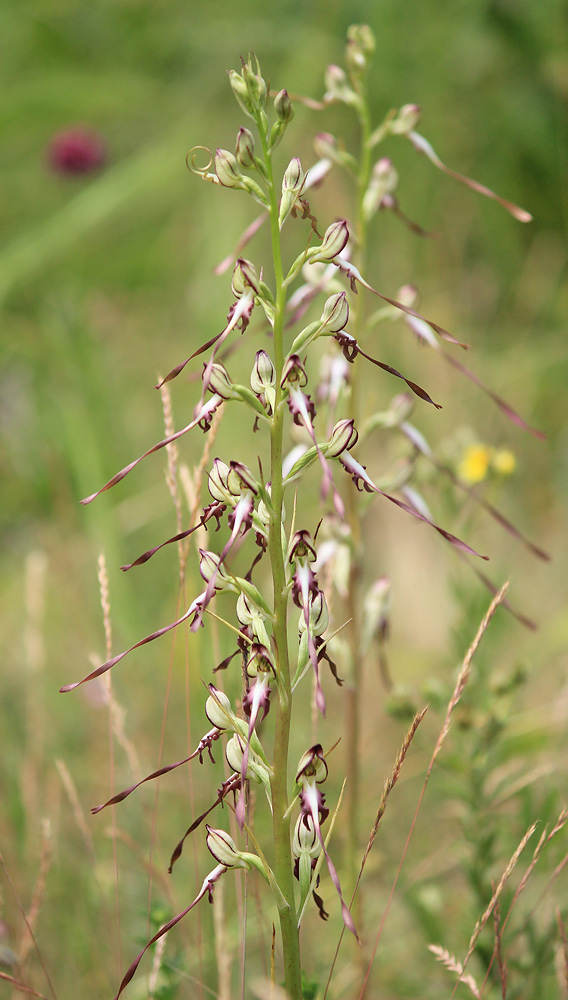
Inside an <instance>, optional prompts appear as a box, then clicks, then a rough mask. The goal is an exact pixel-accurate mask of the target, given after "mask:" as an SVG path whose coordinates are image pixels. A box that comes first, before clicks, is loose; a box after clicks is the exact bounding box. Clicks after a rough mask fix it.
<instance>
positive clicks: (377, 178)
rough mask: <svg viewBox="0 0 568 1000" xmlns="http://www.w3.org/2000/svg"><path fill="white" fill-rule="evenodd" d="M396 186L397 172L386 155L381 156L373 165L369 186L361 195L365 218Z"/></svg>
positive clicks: (369, 215) (373, 211)
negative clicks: (362, 195)
mask: <svg viewBox="0 0 568 1000" xmlns="http://www.w3.org/2000/svg"><path fill="white" fill-rule="evenodd" d="M397 186H398V174H397V172H396V170H395V169H394V167H393V165H392V161H391V160H389V158H388V156H383V157H382V159H380V160H378V161H377V163H375V166H374V167H373V172H372V174H371V180H370V181H369V187H368V188H367V190H366V191H365V195H364V197H363V212H364V213H365V218H366V219H367V220H368V219H371V218H372V217H373V215H374V214H375V212H376V211H377V209H378V208H379V207H380V205H381V202H382V201H383V198H384V197H385V196H386V195H388V194H392V192H393V191H395V190H396V188H397Z"/></svg>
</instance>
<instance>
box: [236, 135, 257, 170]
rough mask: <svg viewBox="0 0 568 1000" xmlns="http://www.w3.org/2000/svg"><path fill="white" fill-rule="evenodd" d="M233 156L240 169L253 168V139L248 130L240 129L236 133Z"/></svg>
mask: <svg viewBox="0 0 568 1000" xmlns="http://www.w3.org/2000/svg"><path fill="white" fill-rule="evenodd" d="M235 156H236V159H237V162H238V163H240V165H241V167H254V138H253V134H252V132H251V131H250V129H248V128H240V129H239V131H238V132H237V142H236V146H235Z"/></svg>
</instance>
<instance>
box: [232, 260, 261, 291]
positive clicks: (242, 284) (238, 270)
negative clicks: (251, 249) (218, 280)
mask: <svg viewBox="0 0 568 1000" xmlns="http://www.w3.org/2000/svg"><path fill="white" fill-rule="evenodd" d="M260 284H261V283H260V280H259V277H258V274H257V273H256V268H255V266H254V264H252V263H251V262H250V260H247V259H246V257H239V258H238V259H237V260H236V261H235V266H234V268H233V277H232V278H231V289H232V292H233V295H235V296H236V298H240V297H241V295H244V293H245V292H246V291H248V289H249V288H252V290H253V292H254V293H255V294H256V295H258V294H259V293H260Z"/></svg>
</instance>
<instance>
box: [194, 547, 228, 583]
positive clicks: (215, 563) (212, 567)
mask: <svg viewBox="0 0 568 1000" xmlns="http://www.w3.org/2000/svg"><path fill="white" fill-rule="evenodd" d="M219 562H220V557H219V556H218V555H217V553H216V552H210V551H209V550H208V549H200V550H199V572H200V573H201V576H202V577H203V579H204V580H205V583H209V581H210V579H211V577H213V576H215V590H223V587H224V585H225V584H227V583H231V581H230V579H229V577H228V576H226V575H225V573H224V572H223V570H222V569H220V568H219Z"/></svg>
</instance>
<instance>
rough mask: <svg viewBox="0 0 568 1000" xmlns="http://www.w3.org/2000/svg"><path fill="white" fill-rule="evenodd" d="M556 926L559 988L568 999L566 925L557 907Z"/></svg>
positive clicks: (567, 940)
mask: <svg viewBox="0 0 568 1000" xmlns="http://www.w3.org/2000/svg"><path fill="white" fill-rule="evenodd" d="M556 926H557V927H558V933H559V935H560V967H559V980H560V988H561V990H562V997H563V998H566V997H568V935H567V934H566V925H565V923H564V921H563V919H562V914H561V912H560V907H558V906H557V907H556Z"/></svg>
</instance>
